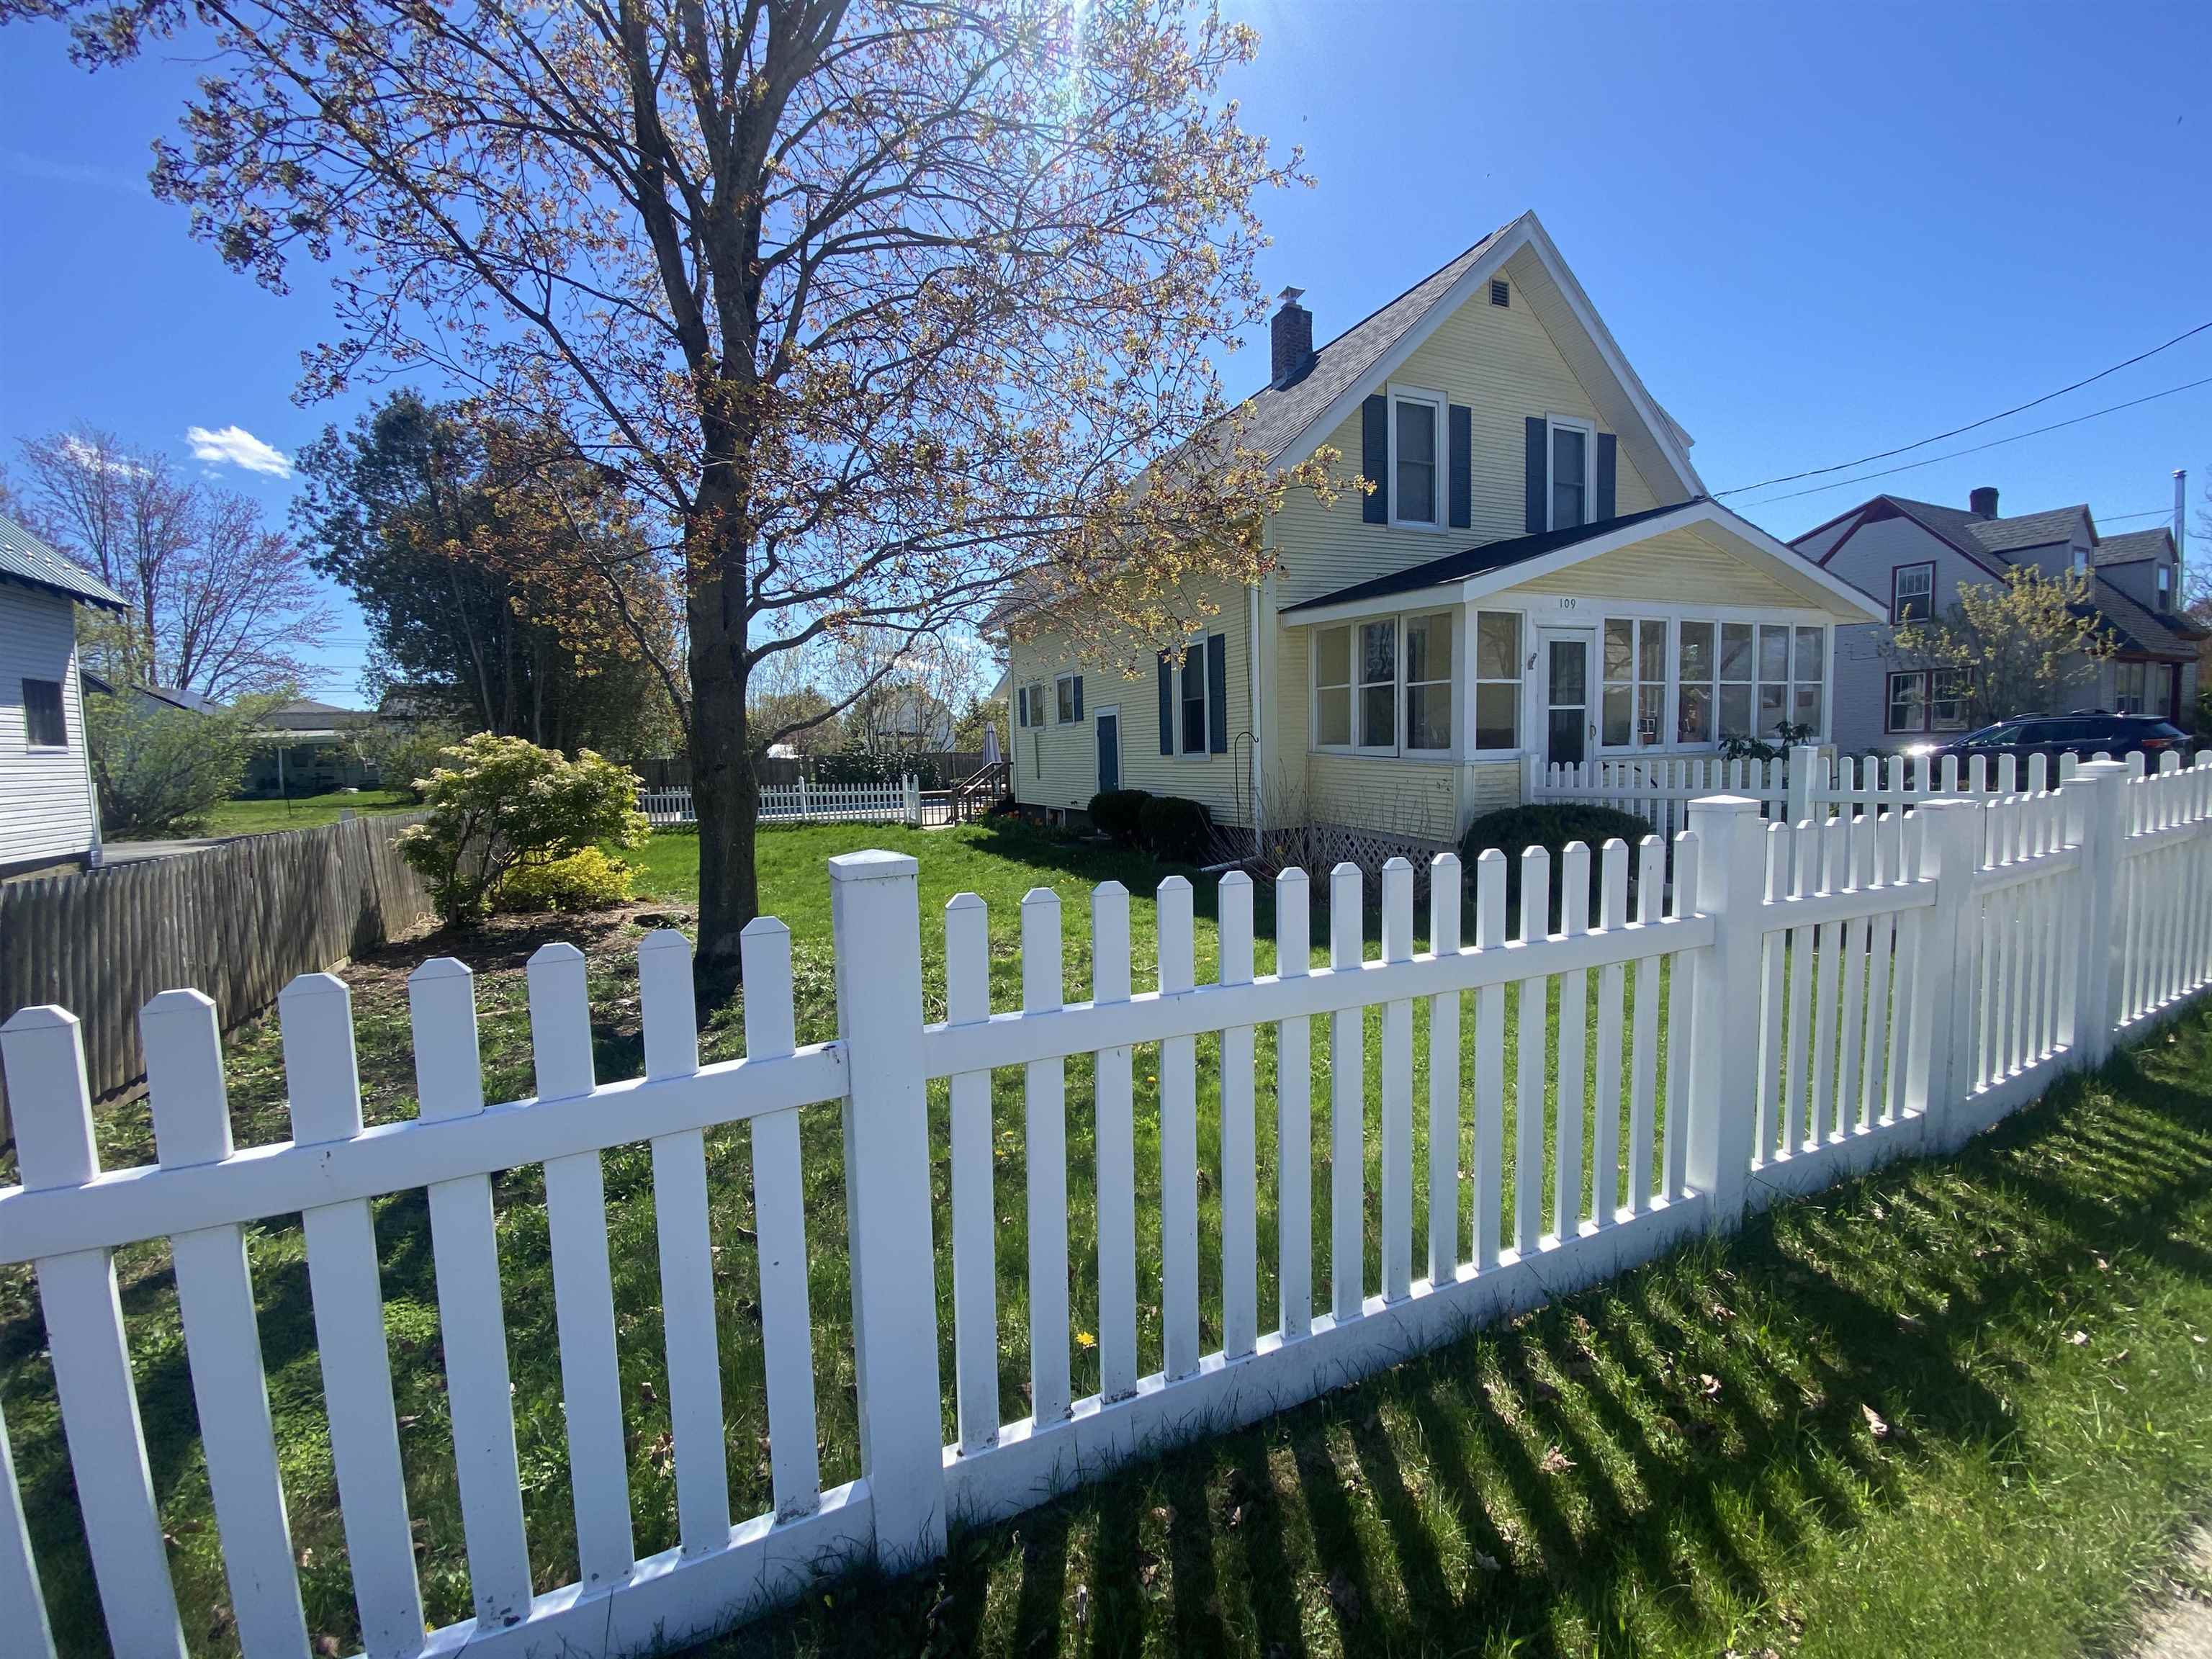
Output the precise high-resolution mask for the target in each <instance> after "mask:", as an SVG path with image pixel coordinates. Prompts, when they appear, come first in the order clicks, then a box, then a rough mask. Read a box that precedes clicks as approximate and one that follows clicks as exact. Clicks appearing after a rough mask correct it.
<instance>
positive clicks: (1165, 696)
mask: <svg viewBox="0 0 2212 1659" xmlns="http://www.w3.org/2000/svg"><path fill="white" fill-rule="evenodd" d="M1175 712H1176V703H1175V664H1174V663H1173V662H1172V661H1171V660H1170V659H1169V656H1168V653H1166V652H1164V651H1163V652H1161V653H1160V753H1162V754H1163V755H1172V754H1174V753H1175Z"/></svg>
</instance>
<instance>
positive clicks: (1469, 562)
mask: <svg viewBox="0 0 2212 1659" xmlns="http://www.w3.org/2000/svg"><path fill="white" fill-rule="evenodd" d="M1700 525H1705V526H1711V527H1712V528H1713V529H1715V530H1717V532H1719V533H1720V534H1721V535H1722V536H1723V537H1724V538H1729V540H1731V541H1733V542H1734V543H1735V544H1736V545H1737V546H1738V547H1739V548H1740V549H1741V550H1742V555H1743V556H1744V557H1745V558H1746V559H1747V561H1748V562H1753V563H1757V562H1759V561H1762V560H1763V561H1765V562H1766V564H1767V565H1768V567H1769V568H1771V571H1772V572H1773V574H1776V575H1778V577H1780V578H1781V579H1782V580H1784V581H1795V582H1796V583H1798V584H1799V585H1800V586H1802V587H1803V588H1805V589H1806V590H1808V597H1810V598H1814V599H1815V600H1816V602H1825V603H1826V605H1828V606H1829V607H1830V608H1831V609H1832V611H1836V612H1837V613H1838V614H1840V615H1843V616H1844V617H1848V618H1849V619H1850V620H1851V621H1857V622H1872V621H1874V620H1875V619H1876V618H1877V617H1880V616H1881V615H1882V614H1883V611H1882V607H1881V605H1880V604H1879V602H1878V601H1876V600H1875V599H1873V598H1871V597H1870V596H1869V595H1868V594H1865V593H1863V592H1860V591H1859V590H1858V589H1857V588H1856V587H1854V586H1851V584H1850V583H1849V582H1847V581H1845V580H1844V579H1843V578H1842V577H1840V576H1838V575H1836V574H1834V573H1833V572H1832V571H1828V570H1824V569H1822V568H1820V566H1819V565H1818V564H1816V563H1814V562H1813V561H1812V560H1810V559H1808V558H1806V557H1805V556H1804V555H1802V554H1801V553H1799V552H1798V551H1797V550H1796V549H1795V548H1793V547H1791V546H1790V544H1788V543H1786V542H1782V541H1778V540H1777V539H1776V538H1774V537H1772V536H1770V535H1768V534H1767V533H1766V532H1765V531H1764V530H1761V529H1760V528H1759V526H1757V525H1755V524H1753V523H1752V522H1751V521H1750V520H1748V519H1746V518H1743V517H1741V515H1739V514H1737V513H1733V512H1730V511H1729V509H1728V508H1727V507H1723V506H1722V505H1720V503H1719V502H1717V501H1713V500H1711V499H1710V498H1709V497H1706V496H1703V495H1700V496H1697V497H1695V498H1694V499H1692V500H1690V501H1680V502H1677V503H1676V504H1675V505H1674V506H1672V507H1647V508H1646V509H1644V511H1643V512H1641V513H1624V514H1622V515H1621V516H1620V517H1619V518H1613V519H1601V520H1598V521H1597V522H1596V523H1595V524H1586V525H1578V526H1576V527H1575V528H1573V529H1571V530H1547V531H1543V532H1539V533H1537V534H1535V535H1533V536H1509V537H1507V538H1504V540H1501V541H1494V542H1486V543H1484V544H1480V545H1479V546H1476V547H1470V548H1467V549H1465V550H1462V551H1461V552H1458V553H1448V554H1446V555H1444V556H1443V557H1442V558H1437V559H1429V560H1426V561H1425V562H1422V563H1419V564H1416V565H1409V566H1407V568H1405V569H1403V570H1397V571H1393V572H1391V573H1389V574H1387V575H1382V576H1375V577H1370V579H1369V580H1366V581H1363V582H1355V583H1353V584H1352V586H1348V587H1341V588H1339V589H1338V590H1337V591H1336V592H1333V593H1324V594H1322V596H1321V597H1320V598H1318V599H1304V600H1301V601H1300V602H1299V603H1297V605H1287V606H1285V607H1284V609H1283V611H1282V613H1281V614H1283V615H1284V616H1286V617H1287V616H1291V615H1293V614H1295V613H1297V612H1312V613H1314V614H1313V615H1312V616H1310V617H1300V618H1299V620H1300V622H1301V623H1304V622H1307V621H1313V622H1324V621H1329V620H1332V619H1334V617H1335V616H1336V615H1338V614H1340V609H1339V608H1340V607H1344V606H1361V605H1367V604H1368V603H1370V602H1371V601H1373V600H1376V599H1387V598H1389V597H1391V596H1392V595H1394V594H1400V593H1418V592H1432V591H1434V590H1437V589H1439V588H1447V587H1450V586H1454V585H1455V584H1463V586H1461V589H1460V592H1458V594H1456V595H1455V596H1454V597H1455V598H1456V599H1460V600H1467V599H1472V598H1479V597H1480V596H1481V595H1482V594H1484V593H1487V592H1494V591H1496V590H1498V589H1499V588H1502V587H1508V586H1514V585H1516V584H1517V583H1520V582H1522V581H1527V580H1533V579H1534V578H1535V577H1538V576H1544V575H1548V574H1551V573H1552V572H1553V571H1554V570H1558V569H1561V568H1565V567H1566V566H1569V565H1573V564H1578V563H1580V562H1582V561H1583V560H1584V559H1590V558H1595V557H1597V556H1600V555H1602V554H1606V553H1610V552H1613V551H1614V550H1617V549H1620V548H1623V547H1629V546H1633V545H1635V544H1638V543H1639V542H1644V541H1648V540H1650V538H1652V537H1655V536H1659V535H1663V534H1665V533H1666V532H1668V531H1670V530H1688V529H1692V528H1694V527H1696V526H1700ZM1507 572H1510V573H1511V574H1502V573H1507ZM1486 578H1487V579H1489V580H1485V579H1486Z"/></svg>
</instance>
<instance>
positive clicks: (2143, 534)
mask: <svg viewBox="0 0 2212 1659" xmlns="http://www.w3.org/2000/svg"><path fill="white" fill-rule="evenodd" d="M2172 551H2173V532H2172V531H2170V530H2168V529H2167V528H2166V526H2164V525H2160V526H2158V527H2157V528H2156V529H2155V530H2130V531H2129V532H2127V533H2126V534H2124V535H2120V536H2100V537H2099V538H2097V562H2098V563H2099V564H2100V565H2106V564H2133V563H2135V562H2136V561H2137V560H2138V559H2155V558H2158V557H2160V556H2161V555H2164V554H2167V553H2171V552H2172Z"/></svg>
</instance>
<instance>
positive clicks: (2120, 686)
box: [2112, 662, 2150, 714]
mask: <svg viewBox="0 0 2212 1659" xmlns="http://www.w3.org/2000/svg"><path fill="white" fill-rule="evenodd" d="M2149 667H2150V665H2149V664H2148V663H2144V662H2119V663H2114V664H2113V665H2112V709H2113V712H2114V713H2115V714H2142V711H2143V694H2144V692H2145V690H2147V689H2148V684H2149V680H2150V676H2149V675H2148V672H2147V670H2148V668H2149Z"/></svg>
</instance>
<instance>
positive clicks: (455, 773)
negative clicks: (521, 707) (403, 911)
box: [398, 732, 651, 923]
mask: <svg viewBox="0 0 2212 1659" xmlns="http://www.w3.org/2000/svg"><path fill="white" fill-rule="evenodd" d="M442 758H443V759H444V760H445V761H446V762H447V764H446V765H442V766H440V767H438V768H436V769H435V770H434V771H432V773H431V774H430V781H429V787H428V789H426V790H425V791H424V799H425V800H426V802H427V803H428V805H429V808H430V813H431V816H430V817H429V819H428V822H426V823H410V824H409V825H408V826H407V828H406V829H404V830H402V831H401V832H400V836H399V843H398V844H399V851H400V854H401V856H402V857H404V859H405V860H407V862H408V863H410V864H411V865H413V866H415V868H416V869H417V870H419V871H421V872H422V874H423V877H424V878H425V879H427V880H428V882H429V884H430V898H431V902H433V903H434V904H435V905H436V906H437V908H438V915H439V917H440V919H441V920H442V921H446V922H448V923H452V922H456V921H473V920H474V919H475V918H476V917H477V916H479V915H483V912H484V909H485V908H486V906H487V903H488V902H489V899H490V897H491V896H492V895H493V894H494V893H495V892H497V891H498V890H500V888H501V885H502V884H504V883H505V882H506V881H507V878H508V876H509V872H514V871H519V870H526V869H528V868H530V867H531V866H543V865H547V864H551V863H553V862H555V861H556V860H562V859H567V858H568V857H570V856H572V855H573V854H577V853H580V852H582V851H583V850H584V849H585V848H596V847H599V846H600V845H603V844H604V845H609V846H614V847H619V848H632V847H640V846H642V845H643V844H644V842H645V839H646V836H647V835H648V834H650V833H651V829H650V826H649V825H648V824H647V823H646V819H645V814H644V813H642V812H641V811H638V810H637V777H636V775H635V774H634V773H632V772H631V771H630V770H629V769H628V768H627V767H623V766H617V765H616V764H615V763H614V762H612V761H611V760H606V759H603V758H602V757H599V756H598V755H595V754H593V753H592V751H591V750H588V749H585V750H579V751H578V753H577V756H576V758H575V759H574V760H573V761H572V760H570V759H568V757H566V756H564V755H562V753H560V751H559V750H553V749H540V748H539V747H538V745H537V744H534V743H529V742H526V741H525V740H524V739H523V738H495V737H494V736H492V735H491V733H489V732H478V733H477V735H476V736H475V737H473V738H469V739H467V740H466V741H465V742H463V743H458V744H454V745H453V747H452V748H451V749H448V750H445V751H444V754H443V757H442Z"/></svg>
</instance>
